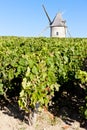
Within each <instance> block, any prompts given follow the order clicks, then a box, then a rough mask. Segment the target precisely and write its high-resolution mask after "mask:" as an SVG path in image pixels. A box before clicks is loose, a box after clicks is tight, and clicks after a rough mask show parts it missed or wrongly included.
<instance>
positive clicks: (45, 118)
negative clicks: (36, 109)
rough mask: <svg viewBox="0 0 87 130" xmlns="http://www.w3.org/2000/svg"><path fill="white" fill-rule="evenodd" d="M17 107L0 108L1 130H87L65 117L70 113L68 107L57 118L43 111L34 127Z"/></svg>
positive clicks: (6, 105) (62, 109)
mask: <svg viewBox="0 0 87 130" xmlns="http://www.w3.org/2000/svg"><path fill="white" fill-rule="evenodd" d="M17 107H18V106H16V104H14V106H12V105H11V104H9V103H7V104H5V105H4V106H2V107H1V108H0V130H86V127H81V124H80V122H79V121H77V120H74V119H73V120H72V119H70V118H69V117H68V116H67V119H66V117H65V115H64V112H66V111H68V108H66V107H63V108H61V110H60V115H59V116H56V117H54V116H53V115H52V114H51V113H50V112H48V111H45V110H43V111H42V113H39V114H38V115H37V120H36V122H35V124H34V125H33V126H29V125H28V122H27V118H26V117H25V116H24V112H23V111H20V110H19V109H18V108H17ZM61 113H62V114H61ZM72 114H74V113H72ZM73 116H76V115H73ZM64 118H65V120H64Z"/></svg>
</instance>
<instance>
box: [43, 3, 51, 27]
mask: <svg viewBox="0 0 87 130" xmlns="http://www.w3.org/2000/svg"><path fill="white" fill-rule="evenodd" d="M42 7H43V9H44V12H45V14H46V16H47V18H48V20H49V24H50V25H51V19H50V17H49V15H48V13H47V11H46V9H45V7H44V5H42Z"/></svg>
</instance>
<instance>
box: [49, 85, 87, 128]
mask: <svg viewBox="0 0 87 130" xmlns="http://www.w3.org/2000/svg"><path fill="white" fill-rule="evenodd" d="M68 86H70V90H69V88H68V87H65V85H64V86H62V87H61V88H60V91H59V92H55V96H54V98H53V104H52V105H51V106H50V107H49V111H50V112H51V113H52V114H54V115H55V116H57V117H60V118H61V119H62V120H63V121H64V122H65V123H66V124H68V125H71V124H72V123H73V122H74V121H78V122H79V123H80V127H83V128H85V129H87V120H86V119H84V117H83V116H82V114H81V113H80V107H81V106H82V105H84V103H85V102H84V98H85V97H84V95H85V91H84V89H83V88H81V87H80V86H79V85H73V84H70V85H69V84H68Z"/></svg>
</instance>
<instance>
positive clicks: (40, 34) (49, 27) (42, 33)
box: [39, 26, 50, 36]
mask: <svg viewBox="0 0 87 130" xmlns="http://www.w3.org/2000/svg"><path fill="white" fill-rule="evenodd" d="M48 28H50V26H47V27H45V28H44V29H43V30H42V31H41V32H40V34H39V36H41V35H42V34H43V33H44V32H45V31H46V30H47V29H48Z"/></svg>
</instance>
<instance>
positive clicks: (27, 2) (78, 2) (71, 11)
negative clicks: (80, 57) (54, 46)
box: [0, 0, 87, 37]
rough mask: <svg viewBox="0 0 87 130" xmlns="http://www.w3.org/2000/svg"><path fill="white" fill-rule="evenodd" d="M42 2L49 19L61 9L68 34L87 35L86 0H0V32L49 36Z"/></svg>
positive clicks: (3, 33)
mask: <svg viewBox="0 0 87 130" xmlns="http://www.w3.org/2000/svg"><path fill="white" fill-rule="evenodd" d="M42 4H44V6H45V8H46V10H47V12H48V14H49V16H50V19H51V20H53V19H54V17H55V15H56V14H57V13H58V12H61V13H62V17H63V19H64V20H66V25H67V27H68V31H69V33H70V34H71V36H72V37H87V0H0V36H24V37H38V36H45V37H49V36H50V31H49V29H47V30H46V31H45V32H43V33H42V34H41V32H42V31H43V30H44V29H45V28H46V27H47V26H48V25H49V22H48V19H47V17H46V15H45V13H44V10H43V8H42ZM67 37H69V34H68V33H67Z"/></svg>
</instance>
